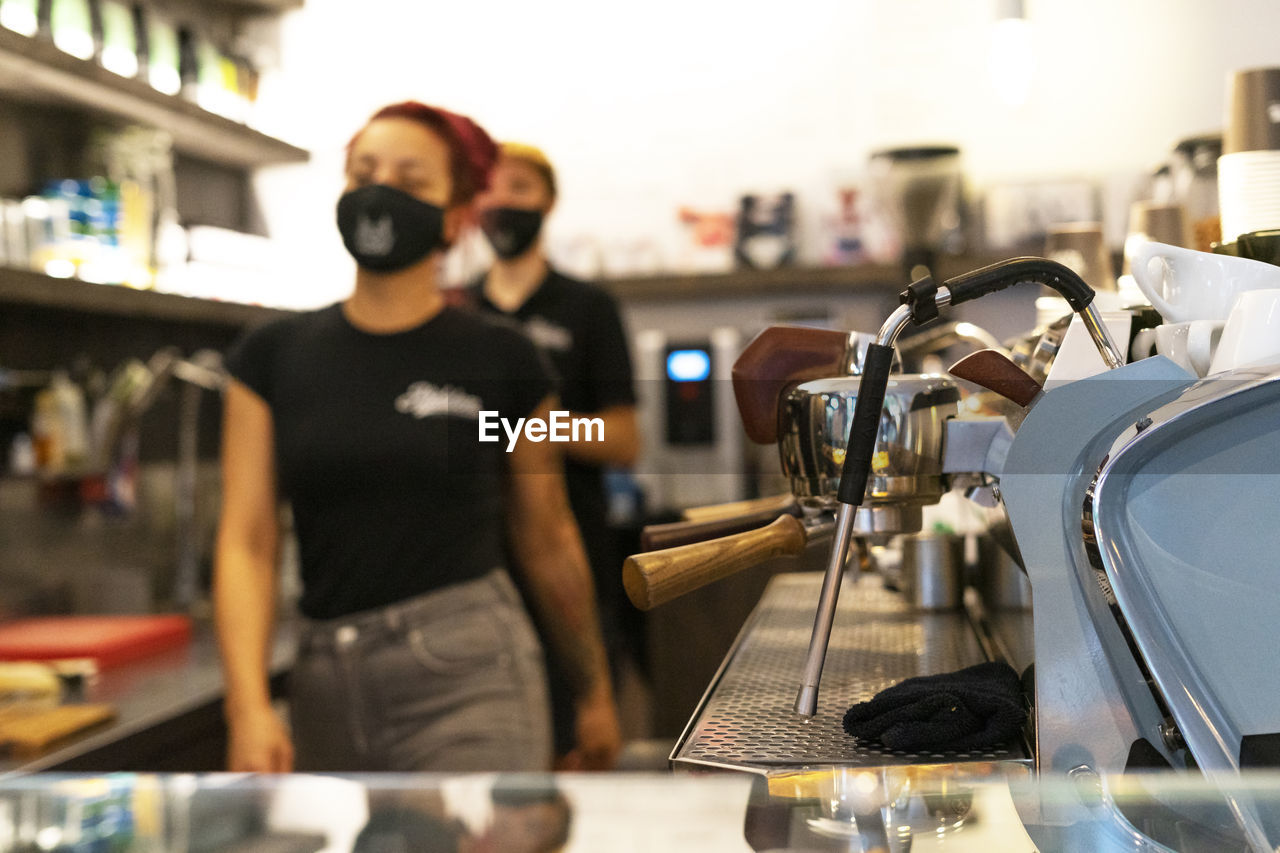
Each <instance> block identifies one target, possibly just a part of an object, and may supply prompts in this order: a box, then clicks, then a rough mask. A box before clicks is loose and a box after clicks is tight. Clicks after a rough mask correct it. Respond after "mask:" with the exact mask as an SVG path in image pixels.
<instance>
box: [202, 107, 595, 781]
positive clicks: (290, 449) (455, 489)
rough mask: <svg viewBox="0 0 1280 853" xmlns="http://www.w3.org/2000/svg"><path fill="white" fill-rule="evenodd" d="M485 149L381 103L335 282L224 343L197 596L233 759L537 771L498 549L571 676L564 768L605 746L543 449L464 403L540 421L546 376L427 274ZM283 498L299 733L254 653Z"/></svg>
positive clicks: (558, 487) (526, 648)
mask: <svg viewBox="0 0 1280 853" xmlns="http://www.w3.org/2000/svg"><path fill="white" fill-rule="evenodd" d="M495 158H496V148H495V146H494V144H493V142H492V140H491V139H490V138H489V136H488V134H486V133H485V132H484V130H482V129H481V128H480V127H479V126H478V125H476V124H475V123H474V122H472V121H470V120H469V119H467V118H465V117H463V116H459V115H456V114H453V113H450V112H448V111H446V110H442V109H438V108H435V107H429V106H426V105H424V104H419V103H416V102H408V103H403V104H395V105H392V106H389V107H385V108H383V109H382V110H379V111H378V112H377V113H375V114H374V116H373V118H371V119H370V121H369V122H368V123H367V124H366V125H365V126H364V127H363V128H362V129H361V130H360V131H359V133H357V134H356V136H355V137H354V138H353V139H352V140H351V142H350V144H349V146H348V150H347V162H346V179H347V180H346V187H345V190H344V192H343V194H342V196H341V198H340V199H339V200H338V205H337V219H338V227H339V231H340V232H341V234H342V240H343V243H344V244H345V246H346V247H347V249H348V251H349V252H350V253H351V255H352V256H353V257H354V258H355V261H356V264H357V269H356V279H355V288H354V290H353V292H352V294H351V296H350V297H348V298H347V299H346V300H345V301H343V302H341V303H339V304H337V305H333V306H331V307H328V308H324V309H321V310H318V311H312V312H306V313H301V314H298V315H295V316H291V317H288V318H286V319H283V320H280V321H277V322H275V323H272V324H269V325H267V326H265V327H262V328H260V329H257V330H255V331H252V332H250V333H249V334H247V335H246V336H245V337H244V338H243V339H242V340H241V341H239V342H238V344H237V345H236V346H235V348H234V349H233V350H232V351H231V352H230V353H229V354H228V357H227V365H228V368H229V370H230V372H231V374H232V377H233V379H232V381H231V383H230V385H229V388H228V390H227V393H226V401H225V421H224V432H223V458H222V471H223V489H224V494H223V507H222V518H221V522H220V525H219V530H218V543H217V551H216V568H215V584H214V602H215V610H216V618H217V628H218V637H219V643H220V647H221V650H222V660H223V669H224V672H225V675H226V682H227V695H226V699H227V701H226V714H227V722H228V726H229V731H230V747H229V756H228V764H229V766H230V769H232V770H248V771H265V772H286V771H289V770H292V769H294V768H295V767H296V768H297V769H299V770H322V771H333V772H342V771H347V772H358V771H371V770H395V771H424V770H440V771H470V770H531V771H536V770H545V769H548V768H549V767H550V764H551V740H550V721H549V711H548V706H547V688H546V681H545V672H544V669H543V658H542V650H541V646H540V645H539V641H538V640H537V637H536V635H535V633H534V630H533V628H532V625H531V623H530V619H529V615H528V613H527V612H526V611H525V610H524V607H523V605H522V604H521V599H520V597H519V595H518V594H517V593H516V591H515V588H514V587H513V584H512V582H511V578H510V577H509V576H508V574H507V569H506V567H507V565H508V562H509V563H510V565H511V566H512V567H513V568H516V569H518V570H519V571H521V572H522V574H523V581H524V588H525V590H526V595H527V596H528V598H529V600H530V601H531V602H532V605H533V606H534V607H535V608H536V609H537V610H538V611H539V615H540V616H541V617H542V623H543V625H544V632H545V634H544V635H545V636H546V637H547V639H548V642H549V643H550V644H551V645H552V649H551V650H550V651H551V653H553V654H556V655H558V656H559V658H560V659H561V660H563V661H564V662H565V664H566V665H567V667H568V668H569V670H570V672H571V673H572V675H573V682H574V695H575V697H576V704H577V708H578V711H579V718H578V726H577V738H578V743H577V749H578V751H579V754H580V757H581V759H582V761H583V763H584V764H585V765H586V766H588V767H596V768H603V767H608V766H609V765H610V764H611V763H612V761H613V759H614V757H615V756H616V753H617V750H618V747H619V733H618V724H617V716H616V711H615V708H614V703H613V694H612V689H611V687H610V684H609V677H608V670H607V665H606V662H605V654H604V650H603V646H602V643H601V639H600V628H599V621H598V617H597V614H596V611H595V607H594V602H593V590H592V582H591V574H590V570H589V569H588V567H587V562H586V558H585V556H584V553H583V547H582V542H581V538H580V536H579V533H578V530H577V527H576V526H575V524H574V521H573V517H572V515H571V513H570V511H569V508H568V502H567V499H566V497H565V487H564V480H563V476H562V474H561V460H560V458H559V455H558V447H557V445H555V444H552V443H550V442H534V441H529V440H517V441H515V442H514V446H513V447H511V449H510V450H509V451H508V450H507V444H508V442H507V438H506V437H505V436H504V437H502V440H501V441H496V442H495V441H492V440H489V441H486V440H484V432H483V429H482V427H483V423H484V422H483V421H482V420H481V418H482V413H483V414H484V415H486V416H487V415H490V414H491V413H496V415H497V417H500V418H502V419H504V420H506V421H508V422H510V423H515V422H516V420H517V419H518V418H528V419H532V418H542V419H543V420H547V419H548V415H549V412H550V410H551V409H553V408H555V406H556V405H557V403H556V399H555V396H554V394H553V385H552V380H551V379H550V376H549V372H548V371H547V369H546V367H545V366H544V364H543V362H542V361H541V360H540V358H539V356H538V353H537V352H536V351H535V349H534V348H533V346H532V344H530V343H529V342H528V341H527V340H526V339H525V338H524V337H523V336H522V335H521V334H520V332H519V331H518V330H515V329H512V328H509V327H507V326H505V325H503V324H500V323H497V322H494V321H492V320H487V319H485V318H483V317H480V316H478V315H476V314H473V313H469V312H465V311H462V310H459V309H456V308H452V307H447V306H446V305H445V300H444V297H443V295H442V294H441V291H440V288H439V284H438V281H437V275H438V268H439V261H440V258H441V255H442V253H443V252H444V250H445V249H446V248H447V247H448V246H449V245H450V244H451V243H452V242H453V241H454V240H455V239H457V237H458V235H459V232H460V231H461V229H462V228H463V227H464V225H465V223H466V222H467V221H468V219H469V218H470V206H471V203H472V201H473V199H474V197H475V196H476V194H477V193H479V192H480V191H482V190H483V189H484V188H485V187H486V186H487V182H488V174H489V171H490V169H491V168H492V166H493V163H494V160H495ZM504 451H506V452H504ZM280 498H285V499H287V500H288V502H289V505H290V508H291V510H292V519H293V528H294V531H295V533H296V536H297V541H298V551H299V560H300V566H301V574H302V581H303V593H302V597H301V600H300V601H299V609H300V610H301V613H302V616H303V619H302V628H301V633H300V637H299V649H298V659H297V662H296V663H295V665H294V669H293V672H292V676H291V681H290V685H291V694H292V695H291V701H292V716H291V723H292V732H291V735H292V737H291V736H290V733H288V732H286V730H285V727H284V726H283V724H282V722H281V721H280V720H279V719H278V718H277V717H276V716H275V715H274V713H273V712H272V709H271V704H270V696H269V692H268V687H267V673H266V668H265V661H266V659H267V649H268V648H269V640H270V635H271V631H272V623H273V613H274V607H275V595H274V592H275V581H274V567H275V564H276V554H277V546H278V543H279V539H280V529H279V525H278V522H277V512H276V507H277V502H278V500H279V499H280ZM508 554H510V561H508V559H507V555H508Z"/></svg>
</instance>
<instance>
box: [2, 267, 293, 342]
mask: <svg viewBox="0 0 1280 853" xmlns="http://www.w3.org/2000/svg"><path fill="white" fill-rule="evenodd" d="M0 306H21V307H28V308H38V309H54V310H62V311H75V312H79V313H84V314H104V315H110V316H119V317H133V318H143V319H148V320H158V321H165V322H172V323H198V324H202V325H206V326H230V327H245V326H250V325H254V324H257V323H260V322H263V321H265V320H269V319H271V318H273V317H282V316H285V315H287V314H289V313H291V312H288V311H284V310H280V309H276V308H263V307H261V306H259V305H241V304H239V303H235V302H215V301H212V300H208V299H194V298H191V297H188V296H177V295H175V294H172V293H156V292H154V291H149V290H133V289H131V288H128V287H114V286H111V285H105V284H90V283H88V282H84V281H78V280H76V279H65V278H53V277H51V276H47V275H44V274H42V273H37V272H28V271H27V270H20V269H9V268H0Z"/></svg>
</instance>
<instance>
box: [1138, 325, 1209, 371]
mask: <svg viewBox="0 0 1280 853" xmlns="http://www.w3.org/2000/svg"><path fill="white" fill-rule="evenodd" d="M1221 336H1222V324H1221V323H1215V322H1212V321H1210V320H1193V321H1191V322H1190V323H1165V324H1164V325H1163V326H1156V328H1155V338H1156V352H1158V353H1160V355H1162V356H1164V357H1165V358H1167V359H1169V360H1170V361H1172V362H1173V363H1174V364H1176V365H1178V366H1179V367H1181V368H1182V369H1183V370H1185V371H1187V372H1188V373H1192V374H1194V375H1196V376H1206V375H1208V373H1209V366H1210V364H1212V362H1213V354H1214V348H1215V347H1217V345H1218V343H1219V338H1220V337H1221Z"/></svg>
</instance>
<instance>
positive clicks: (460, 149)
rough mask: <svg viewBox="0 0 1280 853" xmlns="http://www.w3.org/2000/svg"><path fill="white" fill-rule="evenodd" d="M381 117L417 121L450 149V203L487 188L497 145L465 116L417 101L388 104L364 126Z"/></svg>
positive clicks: (466, 200) (464, 200)
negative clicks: (451, 188) (451, 181)
mask: <svg viewBox="0 0 1280 853" xmlns="http://www.w3.org/2000/svg"><path fill="white" fill-rule="evenodd" d="M384 118H401V119H407V120H409V121H413V122H417V123H418V124H420V125H422V126H423V127H425V128H427V129H428V130H430V131H432V132H434V133H435V134H437V135H438V136H439V137H440V138H441V139H443V140H444V142H445V145H446V146H448V148H449V160H450V164H449V165H450V169H449V171H450V175H451V177H452V180H453V192H452V193H451V194H450V198H449V203H450V204H453V205H464V204H468V203H470V202H471V200H472V199H474V198H475V197H476V196H477V195H478V194H480V193H481V192H483V191H484V190H486V189H488V187H489V173H490V172H491V171H493V166H494V164H495V163H496V162H497V161H498V146H497V144H496V143H495V142H494V141H493V139H492V138H490V136H489V134H488V133H486V132H485V129H484V128H483V127H481V126H480V125H478V124H476V123H475V122H474V121H472V120H471V119H469V118H467V117H466V116H464V115H459V114H457V113H452V112H449V111H448V110H446V109H442V108H440V107H433V106H429V105H428V104H423V103H419V102H418V101H401V102H400V103H398V104H388V105H387V106H385V107H383V108H382V109H380V110H378V111H377V112H375V113H374V114H373V115H372V116H370V117H369V120H368V121H367V122H365V125H364V126H365V127H368V126H369V125H370V124H372V123H373V122H375V121H378V120H379V119H384ZM363 132H364V127H362V128H360V130H358V131H356V134H355V136H353V137H351V141H350V142H348V143H347V152H348V153H350V151H351V146H353V145H355V142H356V140H357V139H359V138H360V134H361V133H363Z"/></svg>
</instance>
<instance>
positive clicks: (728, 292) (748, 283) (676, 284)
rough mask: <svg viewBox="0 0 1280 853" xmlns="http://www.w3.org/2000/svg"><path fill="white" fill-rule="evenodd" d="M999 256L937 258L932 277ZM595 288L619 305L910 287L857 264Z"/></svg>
mask: <svg viewBox="0 0 1280 853" xmlns="http://www.w3.org/2000/svg"><path fill="white" fill-rule="evenodd" d="M1004 257H1005V256H1004V255H993V254H982V255H956V256H944V257H942V258H939V260H938V266H937V269H936V271H935V272H936V273H937V274H938V277H939V278H942V279H945V278H950V277H951V276H955V275H959V274H960V273H964V272H968V271H970V270H975V269H978V268H979V267H983V266H986V265H987V264H992V263H995V262H996V261H998V260H1002V259H1003V258H1004ZM600 284H601V285H603V286H604V287H605V288H606V289H608V290H609V291H610V292H611V293H612V294H613V295H614V296H615V297H617V298H618V299H619V300H621V301H623V302H640V301H646V300H660V299H661V300H668V299H705V298H724V297H741V296H776V295H778V294H779V293H785V292H789V291H791V292H800V293H805V294H807V295H814V294H822V293H844V292H848V291H850V290H875V289H883V290H885V291H889V292H894V293H896V292H897V291H899V290H901V289H902V288H903V287H904V286H905V285H907V284H909V281H908V276H907V272H906V270H904V269H903V268H902V266H901V265H899V264H859V265H857V266H847V267H779V268H777V269H771V270H757V269H741V270H734V271H733V272H724V273H689V274H684V275H671V274H667V275H650V276H627V277H617V278H603V279H601V280H600Z"/></svg>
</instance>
